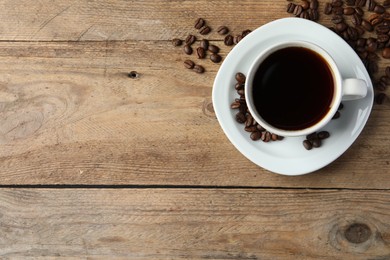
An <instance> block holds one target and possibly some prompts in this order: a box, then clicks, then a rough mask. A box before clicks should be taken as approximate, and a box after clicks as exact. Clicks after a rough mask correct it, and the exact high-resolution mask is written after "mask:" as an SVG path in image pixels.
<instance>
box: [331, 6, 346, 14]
mask: <svg viewBox="0 0 390 260" xmlns="http://www.w3.org/2000/svg"><path fill="white" fill-rule="evenodd" d="M332 12H333V13H334V14H336V15H343V14H344V9H343V8H342V7H333V8H332Z"/></svg>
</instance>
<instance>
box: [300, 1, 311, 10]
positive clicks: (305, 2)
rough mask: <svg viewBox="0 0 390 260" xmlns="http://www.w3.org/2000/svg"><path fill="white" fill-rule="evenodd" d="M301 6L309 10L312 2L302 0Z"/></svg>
mask: <svg viewBox="0 0 390 260" xmlns="http://www.w3.org/2000/svg"><path fill="white" fill-rule="evenodd" d="M301 6H302V8H303V10H307V9H309V7H310V2H309V1H307V0H302V1H301Z"/></svg>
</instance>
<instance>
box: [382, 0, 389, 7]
mask: <svg viewBox="0 0 390 260" xmlns="http://www.w3.org/2000/svg"><path fill="white" fill-rule="evenodd" d="M383 7H385V8H389V7H390V0H385V1H383Z"/></svg>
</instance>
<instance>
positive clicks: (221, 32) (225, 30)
mask: <svg viewBox="0 0 390 260" xmlns="http://www.w3.org/2000/svg"><path fill="white" fill-rule="evenodd" d="M217 32H218V34H219V35H225V34H227V33H229V28H227V27H226V26H220V27H219V28H218V29H217Z"/></svg>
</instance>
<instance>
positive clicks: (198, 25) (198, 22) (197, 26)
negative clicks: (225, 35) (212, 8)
mask: <svg viewBox="0 0 390 260" xmlns="http://www.w3.org/2000/svg"><path fill="white" fill-rule="evenodd" d="M205 23H206V21H205V20H204V19H203V18H198V19H196V21H195V29H198V30H199V29H200V28H202V27H203V26H204V25H205Z"/></svg>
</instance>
